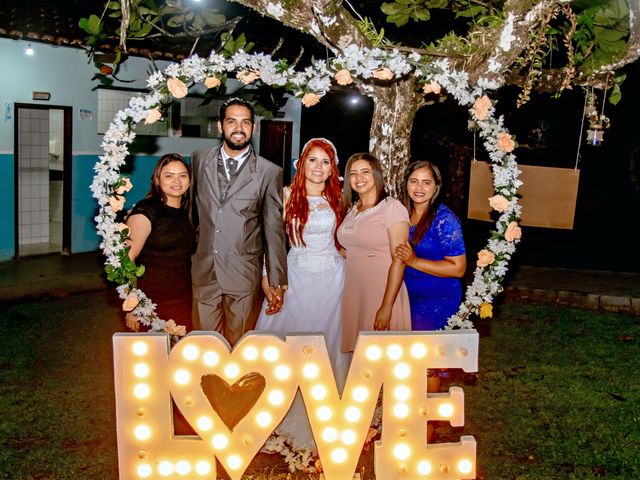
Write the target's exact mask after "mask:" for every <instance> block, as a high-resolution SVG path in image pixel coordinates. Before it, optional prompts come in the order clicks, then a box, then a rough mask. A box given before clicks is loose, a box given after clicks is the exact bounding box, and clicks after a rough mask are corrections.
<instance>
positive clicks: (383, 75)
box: [371, 67, 393, 80]
mask: <svg viewBox="0 0 640 480" xmlns="http://www.w3.org/2000/svg"><path fill="white" fill-rule="evenodd" d="M371 75H373V78H377V79H378V80H391V79H392V78H393V72H392V71H391V70H389V69H388V68H387V67H382V68H376V69H375V70H374V71H373V72H371Z"/></svg>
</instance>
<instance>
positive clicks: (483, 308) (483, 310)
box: [480, 302, 493, 318]
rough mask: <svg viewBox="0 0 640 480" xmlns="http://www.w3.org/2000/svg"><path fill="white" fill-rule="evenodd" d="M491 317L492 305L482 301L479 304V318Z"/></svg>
mask: <svg viewBox="0 0 640 480" xmlns="http://www.w3.org/2000/svg"><path fill="white" fill-rule="evenodd" d="M491 317H493V306H492V305H491V304H490V303H487V302H483V303H482V305H480V318H491Z"/></svg>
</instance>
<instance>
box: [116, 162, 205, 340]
mask: <svg viewBox="0 0 640 480" xmlns="http://www.w3.org/2000/svg"><path fill="white" fill-rule="evenodd" d="M190 182H191V168H190V166H189V165H188V164H187V163H186V162H185V160H184V158H182V156H180V155H178V154H176V153H168V154H166V155H163V156H162V158H160V160H159V161H158V163H157V165H156V167H155V169H154V171H153V174H152V176H151V189H150V190H149V193H147V195H146V196H145V197H144V198H143V199H142V200H140V201H139V202H138V203H137V204H136V205H135V206H134V207H133V209H132V211H131V213H130V214H129V216H128V218H127V221H126V223H127V226H128V227H129V240H128V242H127V243H128V245H129V246H130V247H131V248H130V250H129V258H131V259H132V260H135V261H136V263H137V264H138V265H144V267H145V272H144V275H142V277H140V278H139V279H138V288H140V289H141V290H142V291H143V292H144V293H145V294H146V295H147V296H148V297H149V298H150V299H151V301H152V302H154V303H155V304H156V313H157V314H158V316H159V317H160V318H161V319H163V320H170V319H173V320H174V321H175V322H176V324H178V325H184V326H185V327H186V330H187V332H189V331H191V329H192V322H191V299H192V294H191V254H192V252H193V248H194V246H195V230H194V228H193V224H192V222H191V218H190V202H191V197H190V192H189V184H190ZM127 326H128V327H129V328H131V329H132V330H135V331H138V330H139V328H140V325H139V324H138V322H137V320H135V318H134V317H133V316H132V315H129V316H127Z"/></svg>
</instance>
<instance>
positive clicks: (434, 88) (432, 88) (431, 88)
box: [422, 80, 442, 95]
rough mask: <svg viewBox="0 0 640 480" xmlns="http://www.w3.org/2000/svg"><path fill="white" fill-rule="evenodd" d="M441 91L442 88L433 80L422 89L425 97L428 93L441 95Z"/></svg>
mask: <svg viewBox="0 0 640 480" xmlns="http://www.w3.org/2000/svg"><path fill="white" fill-rule="evenodd" d="M440 90H442V87H441V86H440V84H439V83H438V82H436V81H434V80H431V81H430V82H429V83H425V84H424V87H422V91H423V92H424V94H425V95H426V94H427V93H435V94H436V95H438V94H439V93H440Z"/></svg>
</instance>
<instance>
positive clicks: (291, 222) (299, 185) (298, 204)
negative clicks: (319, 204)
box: [285, 138, 344, 249]
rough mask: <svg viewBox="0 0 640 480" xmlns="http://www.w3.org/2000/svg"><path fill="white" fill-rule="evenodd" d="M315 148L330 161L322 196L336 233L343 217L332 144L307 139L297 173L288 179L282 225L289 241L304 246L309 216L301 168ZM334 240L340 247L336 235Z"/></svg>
mask: <svg viewBox="0 0 640 480" xmlns="http://www.w3.org/2000/svg"><path fill="white" fill-rule="evenodd" d="M314 148H320V149H321V150H322V151H323V152H325V153H326V154H327V155H328V156H329V161H330V162H331V173H330V174H329V177H328V178H327V180H326V182H325V187H324V190H323V191H322V196H323V197H324V198H325V199H326V200H327V202H329V206H330V207H331V209H332V210H333V212H334V213H335V215H336V230H335V231H336V232H337V231H338V227H339V226H340V224H341V223H342V219H343V217H344V209H343V208H342V195H341V193H342V192H341V190H342V189H341V186H340V172H339V171H338V155H337V153H336V150H335V147H334V146H333V144H332V143H331V142H329V141H328V140H326V139H324V138H314V139H312V140H310V141H309V142H307V144H306V145H305V147H304V149H303V151H302V154H301V155H300V158H299V159H298V163H297V165H296V174H295V176H294V177H293V181H292V182H291V197H290V198H289V201H288V202H287V205H286V214H285V228H286V230H287V235H288V236H289V241H290V242H291V244H293V245H296V244H298V243H301V244H302V245H304V246H306V243H305V242H304V238H303V236H302V232H303V231H304V226H305V225H306V223H307V220H308V219H309V201H308V200H307V187H306V177H305V175H304V167H305V163H306V162H307V158H308V157H309V154H310V153H311V150H313V149H314ZM334 242H335V244H336V248H338V249H339V248H340V244H339V243H338V239H337V238H335V235H334Z"/></svg>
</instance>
